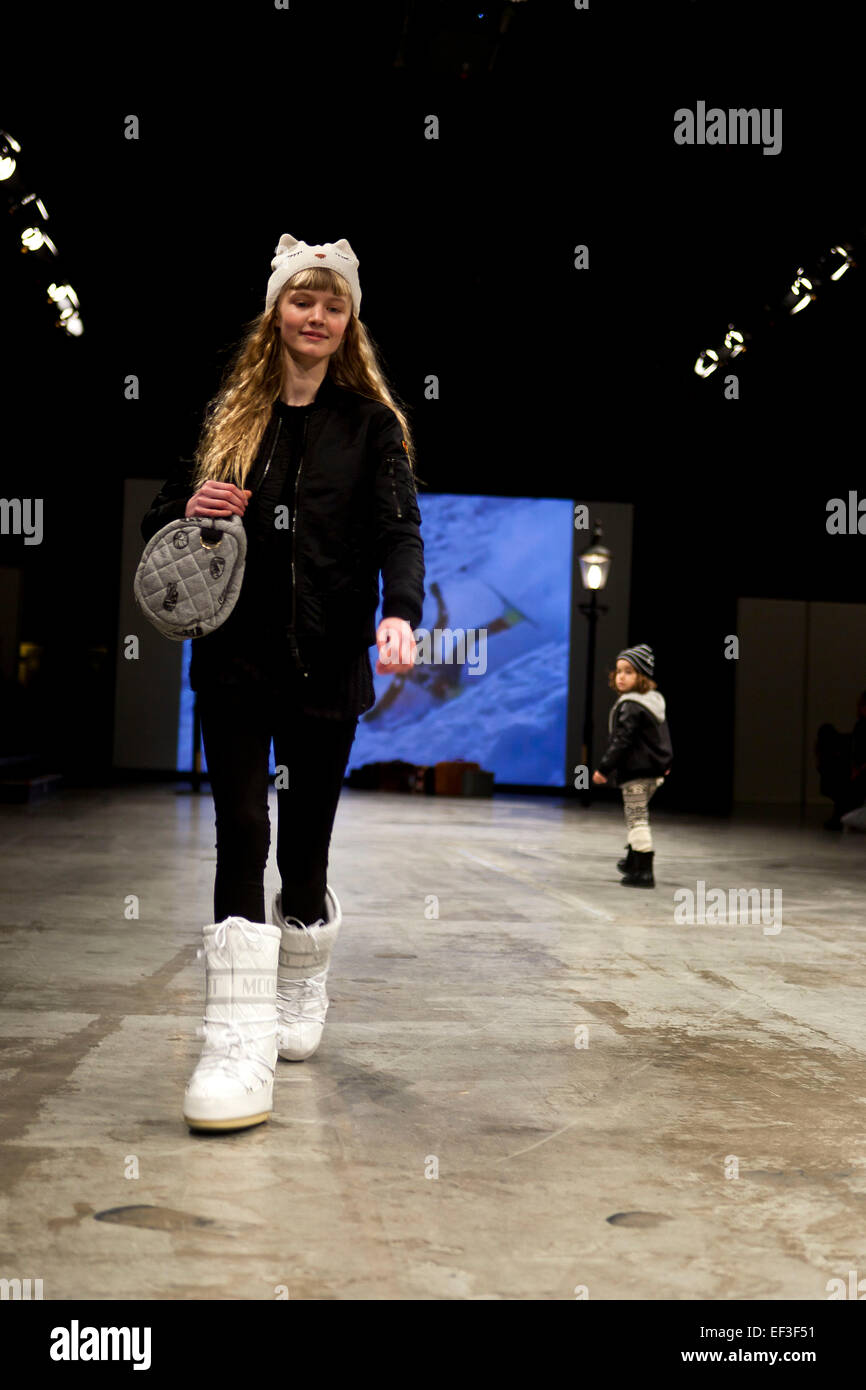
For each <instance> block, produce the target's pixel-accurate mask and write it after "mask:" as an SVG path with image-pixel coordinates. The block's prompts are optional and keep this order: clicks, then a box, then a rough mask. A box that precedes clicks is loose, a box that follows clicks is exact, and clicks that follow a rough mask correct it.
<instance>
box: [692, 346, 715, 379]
mask: <svg viewBox="0 0 866 1390" xmlns="http://www.w3.org/2000/svg"><path fill="white" fill-rule="evenodd" d="M718 365H719V354H718V353H717V352H716V351H715V349H714V348H704V350H703V352H702V353H701V355H700V357H699V358H698V360H697V362H696V363H695V375H696V376H712V374H713V372H714V371H716V370H717V369H718Z"/></svg>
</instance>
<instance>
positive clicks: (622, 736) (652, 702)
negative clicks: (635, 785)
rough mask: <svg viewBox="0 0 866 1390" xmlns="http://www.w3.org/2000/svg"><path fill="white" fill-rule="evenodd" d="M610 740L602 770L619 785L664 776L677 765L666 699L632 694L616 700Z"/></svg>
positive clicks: (652, 694) (658, 694) (657, 693)
mask: <svg viewBox="0 0 866 1390" xmlns="http://www.w3.org/2000/svg"><path fill="white" fill-rule="evenodd" d="M608 729H609V732H610V741H609V743H608V745H607V748H606V749H605V751H604V753H603V754H602V757H601V758H600V759H599V764H598V770H599V772H603V773H604V775H605V776H606V777H608V779H609V780H611V781H612V782H613V783H614V784H615V785H616V786H620V787H621V786H622V784H623V782H631V781H634V780H635V779H637V778H641V777H661V776H664V774H665V773H667V772H668V771H669V770H670V767H671V764H672V762H673V748H672V746H671V735H670V729H669V728H668V721H667V711H666V709H665V697H664V696H663V695H662V693H661V691H660V690H648V691H647V693H646V694H645V695H641V694H638V693H637V692H636V691H629V692H627V693H626V694H624V695H620V697H619V698H618V699H617V700H616V702H615V703H614V705H613V706H612V708H611V711H610V716H609V719H608Z"/></svg>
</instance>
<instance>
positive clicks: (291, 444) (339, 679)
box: [189, 401, 375, 719]
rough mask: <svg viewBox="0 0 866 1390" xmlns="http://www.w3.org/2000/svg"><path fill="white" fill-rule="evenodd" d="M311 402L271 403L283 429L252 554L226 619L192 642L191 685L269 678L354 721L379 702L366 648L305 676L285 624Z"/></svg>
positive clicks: (253, 525)
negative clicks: (296, 506)
mask: <svg viewBox="0 0 866 1390" xmlns="http://www.w3.org/2000/svg"><path fill="white" fill-rule="evenodd" d="M312 408H313V402H310V403H309V404H308V405H286V403H285V402H284V401H276V402H275V403H274V412H275V414H276V416H277V421H278V434H277V438H276V443H275V447H274V450H273V453H272V454H271V458H270V463H269V464H268V465H267V467H266V469H265V472H264V474H263V476H262V478H261V480H260V482H259V485H258V487H256V488H254V489H253V495H252V497H251V498H250V499H249V501H248V503H247V509H246V512H245V514H244V530H245V531H246V537H247V554H246V562H245V565H244V578H243V583H242V584H241V590H240V593H239V595H238V600H237V603H236V604H235V607H234V609H233V611H232V612H231V613H230V614H229V616H228V618H226V620H225V622H224V623H223V624H222V625H221V626H220V627H218V628H217V629H216V631H215V632H212V633H209V634H208V635H207V636H206V637H198V638H196V640H195V642H194V643H193V647H192V655H191V658H190V673H189V679H190V686H191V687H192V689H193V690H195V691H204V690H206V689H208V688H211V687H213V686H224V685H246V684H256V685H261V684H271V685H272V686H275V687H276V688H277V689H278V690H279V691H280V692H282V693H284V694H286V695H287V696H289V697H291V698H293V699H296V700H297V701H298V703H299V706H300V707H301V708H302V709H303V711H304V712H305V713H308V714H316V715H321V716H322V717H323V718H330V719H352V718H357V717H358V716H359V715H361V714H364V713H365V712H366V711H367V710H369V709H372V707H373V705H374V703H375V694H374V690H373V675H372V668H371V665H370V655H369V652H368V651H367V650H364V651H362V652H361V653H359V655H358V656H356V657H353V658H351V659H350V660H349V661H345V660H343V661H342V662H341V661H340V660H339V656H338V655H336V656H334V657H331V658H328V659H327V660H320V661H319V662H318V663H316V664H315V665H313V666H311V667H310V669H309V674H308V675H306V676H305V675H304V674H303V673H302V672H301V671H299V670H298V669H297V667H296V666H295V663H294V662H293V661H292V660H291V657H290V654H289V647H288V642H287V638H286V626H287V624H288V622H289V620H290V616H291V606H292V565H291V553H292V518H293V514H294V501H295V483H296V481H297V476H298V466H299V463H300V453H301V451H300V443H301V438H302V435H303V430H304V421H305V419H306V418H308V417H309V415H310V412H311V411H312Z"/></svg>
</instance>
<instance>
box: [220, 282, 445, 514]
mask: <svg viewBox="0 0 866 1390" xmlns="http://www.w3.org/2000/svg"><path fill="white" fill-rule="evenodd" d="M297 289H301V290H317V291H324V292H325V293H326V294H341V295H344V296H345V297H346V300H347V302H348V303H349V304H350V305H351V303H352V291H351V289H350V287H349V285H348V284H347V282H346V281H345V280H344V279H343V277H342V275H339V274H338V273H337V271H335V270H329V269H327V268H326V267H324V266H316V267H315V268H311V269H308V270H299V271H298V272H297V274H295V275H293V276H292V277H291V279H290V280H287V281H286V283H285V285H284V286H283V288H282V290H281V291H280V293H279V295H278V296H277V300H276V303H275V304H274V305H273V307H272V308H271V309H269V310H264V311H263V312H262V313H260V314H257V315H256V317H255V318H254V319H252V320H250V321H249V322H248V323H247V324H246V325H245V327H244V332H243V336H242V337H241V340H240V346H239V347H237V348H236V350H235V351H234V353H233V355H232V357H231V359H230V361H229V363H228V365H227V366H226V368H225V369H224V371H223V376H222V380H221V382H220V386H219V389H218V391H217V393H216V395H215V396H214V397H213V399H212V400H211V401H209V402H208V405H207V407H206V409H205V420H204V424H203V426H202V431H201V435H200V437H199V442H198V445H197V447H196V450H195V454H194V456H193V459H194V473H193V485H194V486H195V487H196V488H199V487H201V485H202V483H204V482H206V481H207V479H209V478H213V479H215V480H216V481H218V482H225V483H234V484H235V485H236V486H237V487H241V488H242V487H243V486H244V485H245V483H246V480H247V477H248V476H249V472H250V469H251V468H252V466H253V463H254V462H255V458H256V455H257V454H258V451H259V446H260V445H261V442H262V436H263V435H264V432H265V430H266V428H267V425H268V421H269V420H270V418H271V412H272V410H273V405H274V401H276V400H277V399H278V398H279V395H280V392H281V390H282V384H283V354H282V338H281V336H280V325H279V309H280V305H281V303H282V300H283V297H284V295H285V294H287V293H288V292H289V290H297ZM328 376H330V377H331V379H332V380H333V381H334V382H335V384H336V385H337V386H342V387H345V388H346V389H347V390H349V391H355V392H357V393H358V394H359V395H361V396H367V397H368V398H370V399H371V400H376V401H382V402H383V403H384V404H385V405H388V406H390V407H391V409H392V410H393V412H394V414H395V415H396V416H397V419H398V420H399V421H400V424H401V425H402V427H403V438H404V440H405V441H406V446H407V448H406V457H407V460H408V463H409V467H410V469H411V471H412V474H413V476H414V477H416V479H417V474H416V473H415V447H414V441H413V439H412V432H411V430H410V428H409V421H408V420H407V418H406V406H405V404H404V403H403V402H402V401H400V400H399V398H397V399H395V397H394V395H393V393H392V391H391V389H390V386H389V383H388V381H387V380H386V376H385V372H384V369H383V367H382V364H381V361H380V356H379V351H378V349H377V347H376V344H375V343H374V341H373V339H372V338H371V337H370V334H369V332H368V331H367V329H366V328H365V327H364V325H363V323H362V322H361V320H360V319H359V318H357V317H356V315H355V314H354V313H353V314H351V316H350V318H349V322H348V323H347V325H346V330H345V332H344V334H343V339H342V341H341V343H340V346H339V347H338V348H337V351H336V352H335V353H334V354H333V356H332V357H331V358H330V360H329V362H328Z"/></svg>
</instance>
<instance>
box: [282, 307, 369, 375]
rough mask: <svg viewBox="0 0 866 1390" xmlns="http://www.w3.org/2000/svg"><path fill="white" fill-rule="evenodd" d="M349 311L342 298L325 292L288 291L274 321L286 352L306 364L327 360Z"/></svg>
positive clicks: (338, 341) (344, 327)
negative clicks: (276, 323) (277, 324)
mask: <svg viewBox="0 0 866 1390" xmlns="http://www.w3.org/2000/svg"><path fill="white" fill-rule="evenodd" d="M350 313H351V308H350V306H349V304H347V302H346V297H345V295H342V294H328V293H327V292H326V291H325V290H289V291H288V292H287V293H286V294H285V295H284V296H283V299H282V302H281V304H280V308H279V312H278V316H277V322H278V323H279V327H280V337H281V338H282V340H283V343H284V345H285V347H286V349H287V350H288V351H289V352H290V353H291V354H292V356H293V357H295V358H296V359H298V360H301V361H304V362H306V363H309V362H314V361H318V360H320V359H322V358H325V357H330V356H331V355H332V354H333V353H335V352H336V351H337V348H338V347H339V346H340V343H341V342H342V341H343V334H344V333H345V331H346V325H347V324H348V322H349V316H350Z"/></svg>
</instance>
